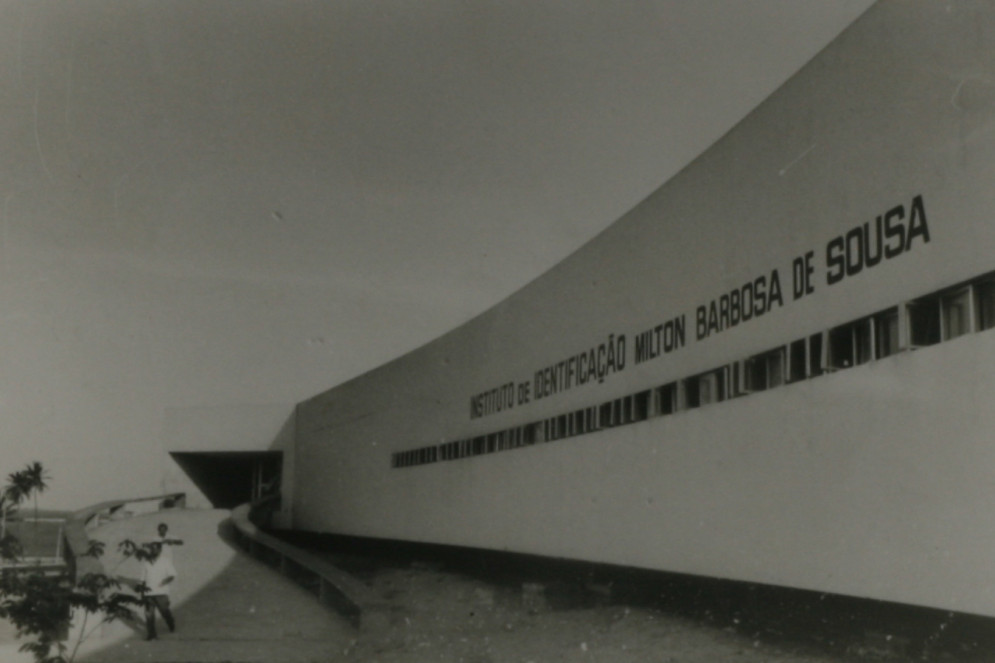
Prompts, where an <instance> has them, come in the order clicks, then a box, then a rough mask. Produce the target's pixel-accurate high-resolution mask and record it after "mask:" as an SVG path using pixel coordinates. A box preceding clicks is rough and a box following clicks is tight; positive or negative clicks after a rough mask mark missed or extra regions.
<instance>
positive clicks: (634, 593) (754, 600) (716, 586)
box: [273, 531, 995, 657]
mask: <svg viewBox="0 0 995 663" xmlns="http://www.w3.org/2000/svg"><path fill="white" fill-rule="evenodd" d="M273 534H274V535H276V536H279V537H280V538H283V539H284V540H287V541H288V542H291V543H293V544H294V545H297V546H300V547H303V548H307V549H310V550H313V551H320V552H322V553H325V554H328V555H331V556H332V557H333V558H334V560H335V564H336V565H337V566H339V567H340V568H342V569H343V570H345V571H347V572H348V573H351V574H353V575H354V576H357V577H359V578H364V577H370V576H371V575H372V574H373V573H375V572H376V571H378V570H380V569H383V568H409V567H412V566H418V567H422V568H427V569H435V570H439V571H445V572H448V573H458V574H463V575H466V576H470V577H474V578H477V579H480V580H484V581H486V582H489V583H492V584H496V585H503V586H510V587H521V588H523V593H525V592H528V591H530V590H534V589H535V588H537V587H538V588H539V591H541V593H542V595H543V596H542V601H543V604H544V605H545V606H548V608H549V609H552V610H558V609H560V610H562V609H577V608H585V607H592V606H596V605H606V604H619V605H628V606H634V607H636V606H638V607H646V608H653V609H656V610H660V611H662V612H665V613H667V614H670V615H673V616H678V617H683V618H687V619H693V620H696V621H700V622H705V623H709V624H714V625H716V626H719V627H722V628H732V629H734V630H736V631H737V632H740V633H746V634H749V635H751V636H754V637H758V638H764V639H767V636H773V637H776V638H777V639H778V640H780V641H782V642H796V643H798V644H808V645H814V646H818V647H820V648H824V649H830V650H837V651H846V652H848V653H853V652H854V651H855V650H860V651H864V652H870V653H871V654H875V653H877V654H881V655H898V656H915V657H920V656H922V655H928V654H930V653H937V652H942V651H957V652H960V653H962V654H963V653H965V652H968V651H972V650H973V651H984V650H991V649H992V648H995V620H993V619H991V618H988V617H979V616H976V615H968V614H963V613H954V612H949V611H944V610H937V609H933V608H921V607H917V606H909V605H902V604H896V603H889V602H885V601H876V600H871V599H860V598H853V597H847V596H839V595H834V594H825V593H820V592H812V591H806V590H798V589H790V588H785V587H773V586H769V585H760V584H755V583H745V582H735V581H731V580H722V579H718V578H706V577H699V576H689V575H684V574H677V573H667V572H663V571H649V570H645V569H634V568H629V567H622V566H615V565H609V564H595V563H590V562H579V561H575V560H564V559H553V558H548V557H541V556H536V555H524V554H519V553H510V552H501V551H493V550H482V549H476V548H463V547H458V546H444V545H438V544H427V543H412V542H408V541H395V540H384V539H369V538H360V537H350V536H339V535H334V534H322V533H315V532H301V531H277V532H273Z"/></svg>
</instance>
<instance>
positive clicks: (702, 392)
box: [684, 369, 725, 408]
mask: <svg viewBox="0 0 995 663" xmlns="http://www.w3.org/2000/svg"><path fill="white" fill-rule="evenodd" d="M724 378H725V371H724V370H722V369H718V370H714V371H709V372H708V373H702V374H701V375H697V376H695V377H693V378H688V379H687V380H685V381H684V388H685V394H686V398H687V406H688V407H689V408H692V407H699V406H701V405H708V404H709V403H718V402H719V401H722V400H725V379H724Z"/></svg>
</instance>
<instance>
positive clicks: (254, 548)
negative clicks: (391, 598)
mask: <svg viewBox="0 0 995 663" xmlns="http://www.w3.org/2000/svg"><path fill="white" fill-rule="evenodd" d="M275 499H279V498H278V497H276V498H264V499H263V500H260V501H259V502H256V503H252V504H242V505H241V506H238V507H236V508H235V509H233V510H232V513H231V522H232V525H234V530H235V536H236V539H237V541H238V543H239V545H240V546H242V548H243V549H244V550H246V551H247V552H248V553H249V554H250V555H252V556H253V557H255V558H256V559H258V560H260V561H262V562H263V563H265V564H267V565H268V566H271V567H273V568H275V569H278V570H279V571H280V573H282V574H283V575H285V576H287V577H289V578H290V579H292V580H294V581H295V582H297V583H298V584H299V585H301V586H302V587H304V588H305V589H307V590H308V591H310V592H311V593H312V594H315V595H316V596H317V598H318V601H319V602H320V603H322V604H323V605H326V606H328V607H330V608H332V609H333V610H335V611H336V612H338V613H339V614H341V615H342V616H344V617H345V618H346V619H348V620H349V622H350V623H351V624H353V626H356V627H357V628H362V629H363V630H371V629H382V628H383V627H385V626H386V625H387V622H388V609H387V607H386V604H385V602H384V601H382V600H381V599H379V598H378V597H377V596H376V595H375V594H374V593H373V591H372V590H371V589H370V588H369V587H367V586H366V585H364V584H363V583H362V582H360V581H359V580H357V579H356V578H354V577H353V576H351V575H349V574H348V573H346V572H345V571H343V570H342V569H339V568H338V567H336V566H335V565H333V564H332V563H331V562H329V561H328V560H327V559H325V558H323V557H321V556H319V555H316V554H314V553H312V552H309V551H307V550H302V549H301V548H298V547H296V546H293V545H291V544H289V543H287V542H286V541H283V540H281V539H278V538H277V537H275V536H273V535H271V534H267V533H266V532H264V531H262V530H261V529H260V528H259V527H258V526H257V525H256V523H255V522H253V520H254V518H255V515H254V511H255V510H256V509H258V510H259V511H260V512H261V513H262V514H264V517H265V514H266V512H267V509H271V508H272V506H273V505H274V503H275Z"/></svg>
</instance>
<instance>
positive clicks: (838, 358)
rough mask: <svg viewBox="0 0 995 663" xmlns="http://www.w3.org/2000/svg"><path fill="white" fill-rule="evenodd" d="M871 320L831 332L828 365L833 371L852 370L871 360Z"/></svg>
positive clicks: (857, 322)
mask: <svg viewBox="0 0 995 663" xmlns="http://www.w3.org/2000/svg"><path fill="white" fill-rule="evenodd" d="M872 333H873V332H872V330H871V319H870V318H863V319H861V320H857V321H856V322H851V323H849V324H845V325H840V326H839V327H835V328H833V329H831V330H829V346H828V353H827V357H826V365H827V366H828V367H829V368H833V369H842V368H850V367H851V366H856V365H857V364H864V363H867V362H868V361H870V360H871V356H872V354H871V352H872V344H871V337H872Z"/></svg>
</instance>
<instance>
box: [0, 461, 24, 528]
mask: <svg viewBox="0 0 995 663" xmlns="http://www.w3.org/2000/svg"><path fill="white" fill-rule="evenodd" d="M27 486H28V480H27V476H26V475H25V473H24V471H20V472H11V473H10V474H8V475H7V485H6V486H4V488H3V493H2V494H0V539H3V538H5V537H6V536H7V516H8V515H13V514H14V512H16V511H17V507H18V506H20V504H21V502H23V501H24V498H25V497H27V495H28V494H27V492H25V491H26V489H27Z"/></svg>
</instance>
